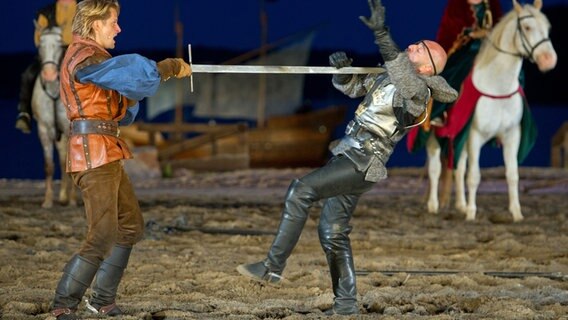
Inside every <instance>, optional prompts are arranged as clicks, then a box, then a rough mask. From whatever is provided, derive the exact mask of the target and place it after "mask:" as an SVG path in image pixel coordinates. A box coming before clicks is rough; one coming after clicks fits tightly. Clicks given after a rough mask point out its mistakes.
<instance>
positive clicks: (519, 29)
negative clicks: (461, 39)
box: [487, 14, 551, 62]
mask: <svg viewBox="0 0 568 320" xmlns="http://www.w3.org/2000/svg"><path fill="white" fill-rule="evenodd" d="M529 18H533V19H536V18H535V16H534V15H532V14H531V15H528V16H522V17H517V29H516V30H515V34H516V33H517V32H518V33H519V34H520V38H521V43H522V45H523V49H525V51H526V55H524V54H522V53H520V52H510V51H506V50H503V49H501V48H499V47H498V46H497V45H496V44H495V43H493V41H491V39H489V38H487V41H489V43H490V44H491V45H492V46H493V48H495V49H496V50H497V51H499V52H501V53H505V54H508V55H512V56H515V57H520V58H526V59H529V61H530V62H534V59H533V53H534V51H535V50H536V48H537V47H538V46H540V45H541V44H543V43H545V42H550V41H551V40H550V38H543V39H541V40H540V41H539V42H537V43H536V44H535V45H534V46H531V44H530V42H529V39H528V38H527V36H526V34H525V33H524V32H523V28H522V26H521V20H523V19H529Z"/></svg>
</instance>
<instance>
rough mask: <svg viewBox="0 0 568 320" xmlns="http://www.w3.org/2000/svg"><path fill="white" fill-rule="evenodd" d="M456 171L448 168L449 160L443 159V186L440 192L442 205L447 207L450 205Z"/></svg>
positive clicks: (443, 207)
mask: <svg viewBox="0 0 568 320" xmlns="http://www.w3.org/2000/svg"><path fill="white" fill-rule="evenodd" d="M453 173H454V171H453V170H452V169H450V168H448V160H447V159H445V158H444V159H443V160H442V176H441V181H442V186H441V192H440V207H441V208H442V209H447V208H448V207H449V206H450V198H451V197H452V176H453Z"/></svg>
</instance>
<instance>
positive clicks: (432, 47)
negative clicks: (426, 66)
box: [424, 40, 448, 74]
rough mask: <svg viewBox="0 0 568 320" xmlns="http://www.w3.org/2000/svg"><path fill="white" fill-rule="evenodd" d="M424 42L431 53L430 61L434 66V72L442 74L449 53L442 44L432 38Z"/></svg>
mask: <svg viewBox="0 0 568 320" xmlns="http://www.w3.org/2000/svg"><path fill="white" fill-rule="evenodd" d="M424 43H425V44H426V46H427V47H428V51H429V53H430V58H431V59H430V60H431V61H430V63H431V64H433V66H434V68H433V69H434V72H433V73H432V74H440V72H442V71H443V70H444V67H445V66H446V61H447V60H448V55H447V54H446V51H445V50H444V48H442V46H441V45H440V44H439V43H437V42H435V41H431V40H424Z"/></svg>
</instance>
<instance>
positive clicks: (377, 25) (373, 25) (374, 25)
mask: <svg viewBox="0 0 568 320" xmlns="http://www.w3.org/2000/svg"><path fill="white" fill-rule="evenodd" d="M369 9H371V16H370V17H369V18H366V17H363V16H360V17H359V19H361V21H363V23H364V24H365V25H366V26H367V27H368V28H369V29H371V30H372V31H373V32H374V33H375V35H377V33H379V34H381V33H385V32H388V28H387V27H386V26H385V7H384V6H383V4H382V2H381V0H369Z"/></svg>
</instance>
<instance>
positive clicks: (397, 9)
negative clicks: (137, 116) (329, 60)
mask: <svg viewBox="0 0 568 320" xmlns="http://www.w3.org/2000/svg"><path fill="white" fill-rule="evenodd" d="M464 1H465V0H464ZM50 2H51V1H50V0H31V1H27V0H21V1H5V2H3V4H2V5H3V7H4V8H3V10H2V11H3V13H2V19H0V30H2V31H1V32H2V36H1V38H2V39H3V40H2V43H3V44H2V46H1V48H0V54H2V53H14V52H22V51H33V50H34V47H33V40H32V33H33V23H32V20H33V18H34V16H35V11H36V10H37V9H38V8H40V7H42V6H43V5H46V4H49V3H50ZM120 3H121V6H122V12H121V15H120V17H119V24H120V26H121V27H122V30H123V31H122V33H121V34H120V35H119V37H118V38H117V47H116V49H117V50H120V51H134V50H137V49H145V50H146V49H174V48H175V46H176V36H175V33H174V20H175V19H174V17H175V8H176V6H177V7H178V8H179V16H180V20H181V22H182V23H183V26H184V41H183V42H184V45H187V44H188V43H191V44H192V45H194V46H208V47H218V48H229V49H237V50H242V51H243V52H244V51H248V50H251V49H254V48H256V47H258V46H259V44H260V22H259V12H260V7H261V0H240V1H235V0H217V1H215V0H155V1H149V0H122V1H120ZM383 3H384V5H385V7H386V8H387V23H388V24H389V25H390V27H391V30H392V34H393V36H394V38H395V40H396V41H397V42H398V43H399V45H400V46H402V47H405V46H406V45H408V44H409V43H411V42H414V41H416V40H417V39H420V38H433V37H434V36H435V33H436V29H437V27H438V23H439V20H440V17H441V15H442V11H443V8H444V5H445V3H446V1H443V0H384V1H383ZM502 4H503V8H504V10H509V9H510V8H511V7H512V5H511V2H510V1H506V0H503V1H502ZM558 5H562V6H568V0H544V6H545V7H547V6H558ZM265 8H266V12H267V16H268V40H269V42H271V41H276V40H278V39H280V38H282V37H285V36H287V35H290V34H293V33H296V32H298V31H302V30H305V29H307V28H310V27H312V26H316V25H317V26H320V29H319V30H320V31H319V32H318V33H317V34H316V37H315V39H314V44H313V46H314V48H315V49H338V48H342V49H344V50H346V51H352V52H358V53H372V52H375V51H376V47H375V45H374V43H373V39H372V35H371V33H370V31H369V30H368V29H366V27H365V26H364V25H363V24H362V23H361V22H360V21H359V19H358V17H359V16H360V15H368V14H369V9H368V6H367V1H366V0H341V1H340V0H335V1H330V0H325V1H324V0H276V1H275V0H272V1H266V2H265ZM193 54H194V61H196V62H198V61H199V60H200V59H199V52H194V53H193Z"/></svg>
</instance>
